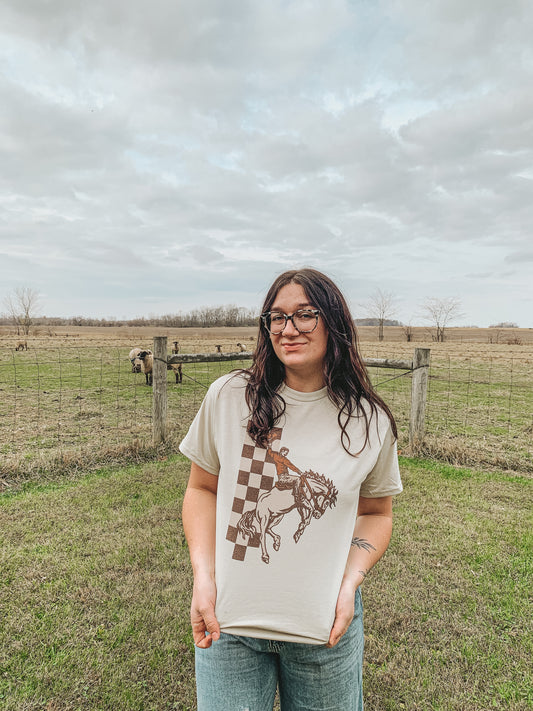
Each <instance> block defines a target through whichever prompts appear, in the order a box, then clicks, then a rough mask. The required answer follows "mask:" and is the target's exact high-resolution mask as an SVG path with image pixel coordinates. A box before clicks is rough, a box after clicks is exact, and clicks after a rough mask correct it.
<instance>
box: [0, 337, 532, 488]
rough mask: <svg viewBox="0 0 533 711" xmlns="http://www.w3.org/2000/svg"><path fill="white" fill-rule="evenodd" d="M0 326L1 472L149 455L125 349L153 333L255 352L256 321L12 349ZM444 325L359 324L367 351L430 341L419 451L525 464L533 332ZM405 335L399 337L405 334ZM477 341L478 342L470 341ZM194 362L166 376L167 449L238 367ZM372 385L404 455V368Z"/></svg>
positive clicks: (400, 351)
mask: <svg viewBox="0 0 533 711" xmlns="http://www.w3.org/2000/svg"><path fill="white" fill-rule="evenodd" d="M8 330H9V329H6V328H5V327H4V329H3V331H2V330H0V455H2V459H1V460H0V477H1V476H3V478H4V481H6V477H7V478H8V479H10V480H11V479H12V478H13V477H19V476H23V477H28V476H31V477H34V476H42V475H43V474H48V473H49V472H50V471H51V470H54V471H56V472H59V471H62V470H72V469H73V468H74V469H78V470H80V471H84V470H87V469H88V468H93V467H94V466H98V465H99V464H101V463H102V462H104V463H105V462H108V461H113V460H117V461H124V459H126V460H127V459H134V460H136V459H138V458H140V457H153V456H154V455H155V454H159V455H160V454H161V451H160V450H159V451H158V452H157V453H156V452H154V451H153V449H151V407H152V394H151V388H149V387H147V386H146V385H145V379H144V376H143V375H142V374H133V373H131V368H130V364H129V361H128V353H129V351H130V349H131V348H132V347H133V346H140V347H146V348H151V347H152V339H153V337H154V336H155V335H158V336H161V335H165V336H167V338H168V349H169V352H170V349H171V347H172V342H173V341H176V340H177V341H178V342H179V344H180V352H181V353H213V352H214V351H215V347H216V346H220V347H221V349H222V352H223V353H229V352H236V351H238V350H239V348H238V346H237V344H238V343H242V344H243V345H244V346H245V347H246V349H247V350H249V351H252V350H253V348H254V344H255V337H256V329H255V328H254V327H245V328H212V329H202V328H198V329H175V328H168V329H164V328H155V327H154V328H151V327H143V328H137V327H136V328H130V327H118V328H103V327H71V326H69V327H57V328H55V329H54V331H53V332H46V333H45V332H43V331H42V330H41V331H40V332H39V330H37V332H36V333H33V334H31V335H30V336H29V337H28V338H27V339H26V340H27V342H28V350H27V351H26V350H24V351H15V350H14V348H15V344H16V340H17V337H16V336H15V335H14V334H13V333H8ZM495 332H496V329H449V332H448V333H449V336H450V338H449V340H448V341H446V342H445V343H436V342H432V341H431V340H422V337H424V336H425V337H426V338H427V337H428V332H427V329H425V328H424V329H416V332H415V340H414V341H412V342H409V343H408V342H406V340H405V336H404V334H403V332H402V329H400V328H387V329H385V340H384V341H383V342H378V341H377V340H376V335H377V329H375V328H372V327H363V328H360V329H359V333H360V339H361V351H362V353H363V355H364V356H365V357H367V358H376V357H377V358H393V359H403V360H410V359H411V358H412V355H413V351H414V348H415V347H424V348H430V349H431V367H430V381H429V395H428V404H427V412H426V415H427V437H426V440H425V443H424V445H423V447H422V448H421V449H420V450H419V451H418V452H417V453H418V454H422V455H424V456H429V457H435V458H437V459H441V460H444V461H447V462H450V463H453V464H461V465H474V466H475V465H483V466H485V465H486V466H489V467H499V468H501V469H512V470H515V471H520V472H524V473H528V472H529V473H531V472H533V451H532V440H533V337H532V334H533V331H532V330H531V329H520V330H516V329H509V330H508V333H507V334H504V335H502V333H503V330H501V332H500V334H499V335H498V340H499V342H498V343H496V342H492V343H490V342H489V339H490V338H492V340H493V341H494V340H495V335H496V333H495ZM401 338H403V340H401ZM476 338H477V340H476ZM248 363H249V361H242V362H240V361H237V362H231V363H195V364H186V365H184V367H183V372H184V380H183V384H182V385H177V384H176V383H175V382H174V377H173V375H172V373H169V375H168V391H169V405H168V408H169V409H168V414H169V429H170V436H169V440H168V442H167V446H166V450H165V451H168V452H169V453H170V452H174V451H176V447H177V442H178V441H179V439H180V438H181V436H182V434H183V433H184V431H185V429H186V427H187V426H188V423H189V422H190V419H191V418H192V416H193V415H194V413H195V412H196V410H197V408H198V406H199V403H200V402H201V400H202V398H203V395H204V393H205V389H206V387H207V386H208V385H209V383H210V382H212V380H214V379H215V378H216V377H218V375H221V374H222V373H224V372H227V371H228V370H230V369H232V368H235V367H239V366H243V367H246V365H247V364H248ZM371 375H372V379H373V382H374V383H375V385H376V387H377V388H378V390H379V392H380V393H381V395H382V396H383V397H384V399H385V400H386V401H387V402H388V403H389V404H390V406H391V408H392V410H393V412H394V414H395V417H396V418H397V420H398V424H399V429H400V433H401V434H400V448H401V449H402V450H403V451H404V452H406V453H407V452H408V451H409V450H408V422H409V406H410V387H411V380H410V375H409V373H405V372H402V371H395V370H385V369H375V368H374V369H372V370H371Z"/></svg>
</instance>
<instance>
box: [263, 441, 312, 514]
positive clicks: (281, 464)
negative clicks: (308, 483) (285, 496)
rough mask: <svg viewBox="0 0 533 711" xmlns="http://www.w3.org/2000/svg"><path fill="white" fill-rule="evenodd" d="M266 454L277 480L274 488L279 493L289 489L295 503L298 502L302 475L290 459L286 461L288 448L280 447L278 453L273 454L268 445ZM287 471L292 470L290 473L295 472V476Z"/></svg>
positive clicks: (301, 494) (300, 493)
mask: <svg viewBox="0 0 533 711" xmlns="http://www.w3.org/2000/svg"><path fill="white" fill-rule="evenodd" d="M267 452H268V455H269V457H270V459H271V460H272V461H273V462H274V466H275V467H276V474H277V476H278V480H277V482H276V483H275V484H274V486H275V487H276V488H277V489H279V490H280V491H284V490H286V489H291V490H292V494H293V496H294V499H295V501H298V499H300V498H301V497H302V496H303V493H302V479H301V477H302V476H303V474H302V472H301V471H300V470H299V469H298V467H297V466H296V465H295V464H293V463H292V462H291V460H290V459H288V457H287V454H288V453H289V449H288V447H282V448H281V449H280V450H279V452H275V451H274V450H273V449H271V447H270V445H269V446H268V447H267ZM289 469H292V471H293V472H296V474H290V473H289Z"/></svg>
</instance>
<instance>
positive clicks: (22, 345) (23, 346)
mask: <svg viewBox="0 0 533 711" xmlns="http://www.w3.org/2000/svg"><path fill="white" fill-rule="evenodd" d="M15 350H16V351H27V350H28V342H27V341H17V345H16V346H15Z"/></svg>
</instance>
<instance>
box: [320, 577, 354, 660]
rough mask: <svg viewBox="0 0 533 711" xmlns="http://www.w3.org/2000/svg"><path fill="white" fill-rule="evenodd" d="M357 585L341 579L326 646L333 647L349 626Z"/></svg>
mask: <svg viewBox="0 0 533 711" xmlns="http://www.w3.org/2000/svg"><path fill="white" fill-rule="evenodd" d="M357 587H358V586H357V585H355V586H354V584H353V582H352V581H351V580H349V581H345V580H343V582H342V585H341V589H340V591H339V596H338V598H337V606H336V608H335V620H334V621H333V627H332V628H331V632H330V633H329V640H328V643H327V644H326V647H334V646H335V645H336V644H337V643H338V642H339V640H340V639H341V637H342V636H343V635H344V634H345V633H346V631H347V629H348V627H349V626H350V623H351V621H352V620H353V615H354V601H355V591H356V590H357Z"/></svg>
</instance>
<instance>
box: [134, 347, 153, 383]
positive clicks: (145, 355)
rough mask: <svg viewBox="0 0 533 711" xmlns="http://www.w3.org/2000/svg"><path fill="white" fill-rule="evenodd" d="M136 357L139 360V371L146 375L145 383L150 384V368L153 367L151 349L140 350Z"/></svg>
mask: <svg viewBox="0 0 533 711" xmlns="http://www.w3.org/2000/svg"><path fill="white" fill-rule="evenodd" d="M137 357H138V358H139V360H140V361H141V373H144V375H145V377H146V384H147V385H152V382H153V374H152V370H153V367H154V356H153V353H152V351H141V352H140V353H139V355H138V356H137Z"/></svg>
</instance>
